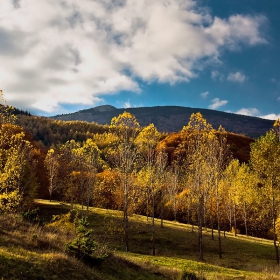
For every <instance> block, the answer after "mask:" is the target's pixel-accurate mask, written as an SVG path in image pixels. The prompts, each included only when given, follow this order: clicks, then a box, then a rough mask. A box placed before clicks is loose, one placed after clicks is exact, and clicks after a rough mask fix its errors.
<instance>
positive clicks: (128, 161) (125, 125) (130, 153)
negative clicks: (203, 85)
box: [109, 112, 140, 252]
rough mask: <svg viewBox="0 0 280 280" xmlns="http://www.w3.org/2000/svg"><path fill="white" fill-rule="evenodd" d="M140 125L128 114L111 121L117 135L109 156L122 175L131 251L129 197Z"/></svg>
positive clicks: (126, 233) (125, 226) (124, 216)
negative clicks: (136, 139)
mask: <svg viewBox="0 0 280 280" xmlns="http://www.w3.org/2000/svg"><path fill="white" fill-rule="evenodd" d="M139 127H140V126H139V123H138V122H137V120H136V118H135V116H133V115H131V114H130V113H128V112H124V113H123V114H121V115H119V116H118V117H114V118H113V119H112V120H111V125H110V130H111V132H112V133H114V134H115V135H117V137H118V141H116V145H115V147H113V149H112V151H111V154H110V155H109V156H110V158H111V161H113V164H114V166H115V167H116V168H117V169H118V170H119V172H120V174H121V175H122V176H121V177H122V190H123V229H124V241H125V249H126V251H127V252H128V251H129V217H128V209H129V198H130V197H129V196H130V195H131V193H130V190H131V186H132V185H131V180H130V178H131V175H132V173H133V171H134V167H135V164H136V160H137V153H138V152H137V149H136V146H135V138H136V136H137V133H138V130H139Z"/></svg>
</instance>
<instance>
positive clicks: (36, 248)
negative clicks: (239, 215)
mask: <svg viewBox="0 0 280 280" xmlns="http://www.w3.org/2000/svg"><path fill="white" fill-rule="evenodd" d="M37 206H38V207H40V215H41V217H42V218H44V220H45V222H46V223H47V222H48V221H50V219H51V216H52V215H57V214H60V213H64V214H65V213H68V211H69V205H68V204H63V203H59V202H51V203H50V202H48V201H44V200H37V201H36V207H37ZM89 222H90V224H91V226H92V228H93V230H94V238H95V239H96V240H97V241H98V243H99V244H100V248H101V249H106V248H107V249H106V250H107V251H108V252H109V254H108V258H106V259H105V261H103V262H102V263H101V264H99V265H94V264H91V263H90V264H89V263H87V264H85V263H83V262H81V261H79V260H77V259H75V258H73V257H72V256H70V255H68V254H67V253H66V252H65V243H66V242H69V240H71V239H72V238H74V231H69V230H66V228H65V229H56V230H55V229H53V228H48V227H41V226H38V225H31V224H29V223H27V222H24V221H21V220H19V219H18V218H16V216H2V217H0V275H1V276H2V279H78V280H79V279H108V280H115V279H127V280H129V279H159V280H160V279H174V280H177V279H180V275H181V273H182V271H183V270H187V271H189V272H194V273H195V274H196V275H197V276H199V277H200V279H203V278H204V279H210V280H211V279H213V280H216V279H249V280H264V279H267V280H268V279H280V277H279V275H280V274H279V272H280V270H279V269H278V268H277V267H276V266H275V260H274V249H273V244H272V242H271V241H269V240H264V239H257V238H252V237H245V236H241V235H238V236H237V237H235V236H234V235H233V234H231V233H226V238H224V237H222V249H223V258H222V259H220V258H219V257H218V251H217V248H218V240H217V232H214V240H212V238H211V231H210V230H205V231H204V235H203V243H204V261H203V262H200V261H199V260H198V256H199V252H198V238H197V232H196V231H197V228H196V227H192V226H190V225H185V224H180V223H175V222H170V221H164V227H163V228H161V227H160V221H159V220H156V256H152V254H151V253H152V240H151V237H152V235H151V220H150V219H149V220H147V218H146V217H143V216H139V215H132V216H131V217H130V252H128V253H127V252H124V241H123V231H122V213H121V212H119V211H111V210H105V209H98V208H90V212H89ZM0 279H1V278H0Z"/></svg>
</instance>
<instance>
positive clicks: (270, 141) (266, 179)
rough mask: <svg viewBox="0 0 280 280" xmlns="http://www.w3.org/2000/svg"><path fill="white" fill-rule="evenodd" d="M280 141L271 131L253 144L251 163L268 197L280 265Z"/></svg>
mask: <svg viewBox="0 0 280 280" xmlns="http://www.w3.org/2000/svg"><path fill="white" fill-rule="evenodd" d="M279 154H280V141H279V137H278V135H277V133H275V132H274V131H272V130H271V131H269V132H267V133H266V135H265V136H262V137H260V138H259V139H258V140H257V141H256V142H255V143H253V144H251V154H250V156H251V159H250V163H251V166H252V169H253V172H254V174H255V175H256V176H257V178H258V182H259V188H261V189H264V190H265V191H264V192H263V194H264V196H265V197H264V199H266V197H267V198H268V201H269V204H268V209H267V210H268V211H269V212H270V216H271V226H272V232H273V242H274V249H275V256H276V263H277V264H278V265H279V252H278V245H277V235H276V219H277V217H278V214H279V213H278V208H279V199H280V157H279Z"/></svg>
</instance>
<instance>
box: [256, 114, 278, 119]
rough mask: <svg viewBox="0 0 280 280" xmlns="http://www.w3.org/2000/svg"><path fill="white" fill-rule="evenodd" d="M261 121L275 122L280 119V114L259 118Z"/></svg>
mask: <svg viewBox="0 0 280 280" xmlns="http://www.w3.org/2000/svg"><path fill="white" fill-rule="evenodd" d="M259 117H260V118H262V119H267V120H277V119H279V118H280V114H278V115H276V114H268V115H265V116H259Z"/></svg>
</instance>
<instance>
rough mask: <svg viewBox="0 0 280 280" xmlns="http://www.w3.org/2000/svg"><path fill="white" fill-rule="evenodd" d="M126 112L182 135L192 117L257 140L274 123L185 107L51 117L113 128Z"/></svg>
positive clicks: (104, 110) (105, 107)
mask: <svg viewBox="0 0 280 280" xmlns="http://www.w3.org/2000/svg"><path fill="white" fill-rule="evenodd" d="M124 111H127V112H130V113H131V114H133V115H134V116H135V117H136V119H137V121H138V122H139V123H140V125H141V126H147V125H149V124H150V123H153V124H154V125H155V126H156V127H157V129H158V130H159V131H161V132H178V131H180V130H181V129H182V127H183V126H184V125H187V123H188V120H189V118H190V115H191V114H192V113H197V112H200V113H201V114H202V115H203V117H204V118H205V119H206V120H207V121H208V122H209V123H210V124H212V126H213V127H214V128H216V129H217V128H218V127H219V125H222V126H223V127H224V128H225V129H226V131H228V132H233V133H237V134H244V135H246V136H249V137H252V138H257V137H259V136H260V135H264V134H265V133H266V132H267V131H268V130H270V129H271V128H272V126H273V123H274V121H271V120H265V119H261V118H257V117H251V116H243V115H237V114H232V113H225V112H221V111H215V110H209V109H199V108H189V107H181V106H156V107H139V108H122V109H117V108H115V107H113V106H110V105H103V106H98V107H95V108H91V109H86V110H81V111H78V112H75V113H71V114H63V115H57V116H53V117H51V118H52V119H55V120H64V121H72V120H80V121H87V122H95V123H98V124H110V122H111V119H112V118H113V117H116V116H118V115H119V114H122V113H123V112H124Z"/></svg>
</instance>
